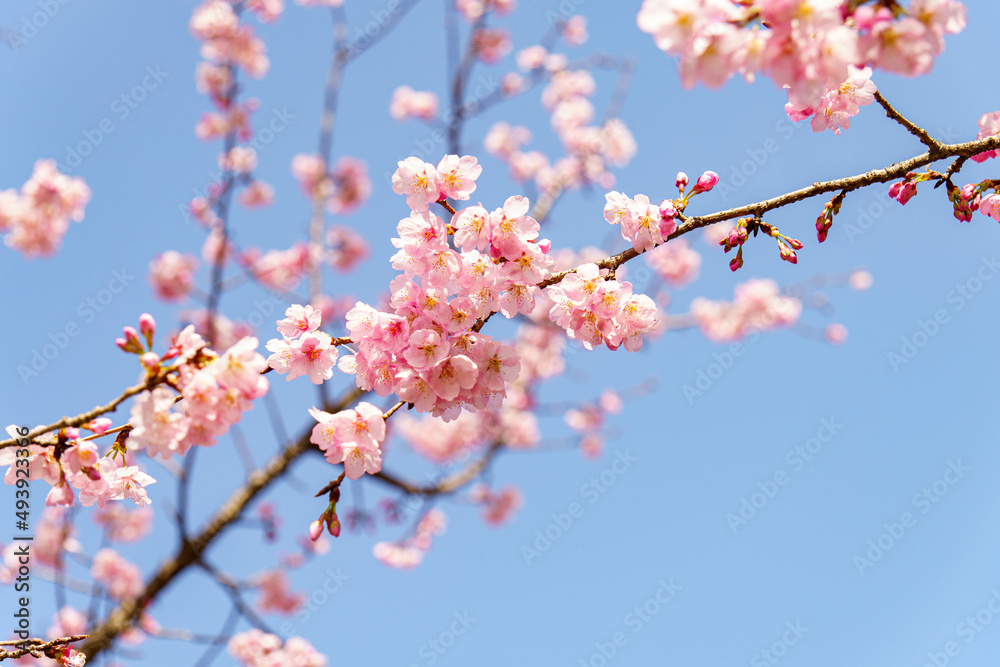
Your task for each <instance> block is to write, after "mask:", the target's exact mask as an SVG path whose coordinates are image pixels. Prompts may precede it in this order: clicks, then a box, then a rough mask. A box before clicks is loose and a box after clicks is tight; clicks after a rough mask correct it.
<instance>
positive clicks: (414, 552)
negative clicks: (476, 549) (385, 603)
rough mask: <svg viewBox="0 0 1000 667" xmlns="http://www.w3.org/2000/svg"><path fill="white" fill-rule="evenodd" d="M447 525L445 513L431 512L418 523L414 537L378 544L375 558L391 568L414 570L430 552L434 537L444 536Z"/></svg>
mask: <svg viewBox="0 0 1000 667" xmlns="http://www.w3.org/2000/svg"><path fill="white" fill-rule="evenodd" d="M447 525H448V521H447V517H446V516H445V515H444V512H442V511H441V510H439V509H432V510H429V511H428V512H427V513H426V514H424V515H423V516H422V517H421V518H420V521H419V522H417V527H416V529H415V530H414V535H413V536H412V537H410V538H407V539H406V540H403V541H402V542H396V543H392V542H379V543H377V544H376V545H375V547H374V549H373V553H374V555H375V558H376V559H377V560H379V561H380V562H381V563H383V564H385V565H388V566H389V567H395V568H399V569H406V570H408V569H412V568H414V567H416V566H417V565H419V564H420V562H421V561H422V560H423V558H424V555H425V554H426V553H427V551H428V550H430V548H431V545H432V544H433V542H434V537H435V536H437V535H442V534H444V531H445V528H446V527H447Z"/></svg>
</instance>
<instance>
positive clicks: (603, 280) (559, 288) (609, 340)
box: [546, 264, 657, 352]
mask: <svg viewBox="0 0 1000 667" xmlns="http://www.w3.org/2000/svg"><path fill="white" fill-rule="evenodd" d="M546 292H547V293H548V296H549V298H550V299H552V300H553V301H554V302H555V306H553V308H552V310H551V311H550V312H549V317H550V318H551V319H552V321H553V322H555V323H556V324H558V325H559V326H560V327H562V328H563V329H565V330H566V333H567V335H568V336H569V337H570V338H573V339H575V340H579V341H580V342H581V343H582V344H583V346H584V347H586V348H587V349H592V348H594V347H597V346H600V345H607V347H608V348H609V349H612V350H616V349H618V347H619V346H621V345H624V346H625V349H626V350H628V351H629V352H635V351H637V350H640V349H641V348H642V335H643V334H644V333H647V332H649V331H651V330H652V329H653V328H654V327H655V325H656V322H657V317H656V304H655V303H654V302H653V300H652V299H650V298H649V297H648V296H646V295H645V294H634V293H633V292H632V283H630V282H628V281H625V282H618V281H617V280H615V279H613V278H611V277H610V276H609V273H608V270H607V269H600V268H599V267H598V266H597V265H596V264H584V265H582V266H580V267H579V268H578V269H577V270H576V272H575V273H571V274H570V275H568V276H566V277H565V278H563V280H562V281H561V282H559V283H558V284H556V285H552V286H550V287H548V288H546Z"/></svg>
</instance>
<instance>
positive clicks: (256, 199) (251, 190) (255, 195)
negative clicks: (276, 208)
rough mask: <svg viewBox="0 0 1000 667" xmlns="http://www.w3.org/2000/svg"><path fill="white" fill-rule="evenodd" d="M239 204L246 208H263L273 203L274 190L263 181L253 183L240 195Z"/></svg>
mask: <svg viewBox="0 0 1000 667" xmlns="http://www.w3.org/2000/svg"><path fill="white" fill-rule="evenodd" d="M239 202H240V204H242V205H243V206H246V207H247V208H264V207H265V206H270V205H271V204H272V203H273V202H274V188H272V187H271V186H270V185H268V184H267V183H265V182H264V181H254V182H253V183H251V184H250V185H248V186H247V187H246V190H244V191H243V192H241V193H240V196H239Z"/></svg>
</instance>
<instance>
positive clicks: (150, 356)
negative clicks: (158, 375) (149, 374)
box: [139, 352, 160, 370]
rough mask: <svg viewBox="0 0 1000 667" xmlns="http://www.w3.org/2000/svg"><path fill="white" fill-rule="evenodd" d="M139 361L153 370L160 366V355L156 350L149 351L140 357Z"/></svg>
mask: <svg viewBox="0 0 1000 667" xmlns="http://www.w3.org/2000/svg"><path fill="white" fill-rule="evenodd" d="M139 362H140V363H141V364H142V365H143V366H144V367H145V368H147V369H149V370H153V369H154V368H158V367H159V365H160V355H158V354H157V353H156V352H147V353H146V354H144V355H142V356H141V357H139Z"/></svg>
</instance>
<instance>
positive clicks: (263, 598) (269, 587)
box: [256, 570, 306, 615]
mask: <svg viewBox="0 0 1000 667" xmlns="http://www.w3.org/2000/svg"><path fill="white" fill-rule="evenodd" d="M256 583H257V589H258V590H259V591H260V597H259V598H258V599H257V604H256V607H257V609H258V610H260V611H262V612H265V613H273V614H286V615H290V614H294V613H295V612H297V611H298V610H299V609H301V608H302V606H303V605H304V604H305V601H306V594H305V593H293V592H292V590H291V588H290V586H289V583H288V577H287V576H286V575H285V573H284V571H282V570H268V571H267V572H265V573H263V574H262V575H259V576H258V577H257V582H256Z"/></svg>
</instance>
